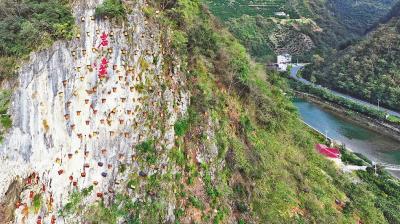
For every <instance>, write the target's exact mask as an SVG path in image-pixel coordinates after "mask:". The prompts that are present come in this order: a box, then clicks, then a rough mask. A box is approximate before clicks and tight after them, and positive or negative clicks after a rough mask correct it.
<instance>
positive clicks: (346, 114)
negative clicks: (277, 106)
mask: <svg viewBox="0 0 400 224" xmlns="http://www.w3.org/2000/svg"><path fill="white" fill-rule="evenodd" d="M295 94H296V96H297V97H300V98H303V99H306V100H308V101H310V102H312V103H315V104H317V105H319V106H321V107H323V108H324V109H327V110H330V111H332V112H334V113H335V114H336V115H338V116H340V117H343V118H344V119H350V120H352V121H355V122H357V123H358V124H360V125H362V126H364V127H365V128H368V129H370V130H374V131H378V132H380V133H383V134H385V135H387V136H390V137H392V138H394V139H396V140H399V141H400V128H399V127H397V126H394V125H391V124H388V123H384V122H382V121H379V120H377V119H374V118H371V117H368V116H366V115H364V114H361V113H357V112H354V111H351V110H349V109H347V108H344V107H342V106H340V105H338V104H335V103H332V102H328V101H326V100H323V99H321V98H319V97H317V96H314V95H311V94H308V93H303V92H298V91H296V92H295ZM322 134H323V133H322Z"/></svg>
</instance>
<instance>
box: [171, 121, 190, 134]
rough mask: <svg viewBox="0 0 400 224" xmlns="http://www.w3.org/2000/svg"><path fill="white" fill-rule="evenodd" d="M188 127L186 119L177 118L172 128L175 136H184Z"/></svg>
mask: <svg viewBox="0 0 400 224" xmlns="http://www.w3.org/2000/svg"><path fill="white" fill-rule="evenodd" d="M188 128H189V123H188V120H187V119H183V120H179V121H177V122H176V123H175V125H174V129H175V134H176V135H177V136H184V135H185V134H186V132H187V130H188Z"/></svg>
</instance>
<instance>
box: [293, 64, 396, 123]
mask: <svg viewBox="0 0 400 224" xmlns="http://www.w3.org/2000/svg"><path fill="white" fill-rule="evenodd" d="M303 67H304V65H293V67H292V69H291V70H290V77H291V78H293V79H295V80H297V81H299V82H302V83H304V84H307V85H313V86H314V87H317V88H324V89H326V90H327V91H329V92H331V93H332V94H334V95H336V96H340V97H343V98H346V99H348V100H351V101H354V102H357V103H359V104H362V105H365V106H369V107H372V108H374V109H377V110H381V111H384V112H386V113H388V114H390V115H393V116H397V117H400V113H399V112H397V111H394V110H390V109H387V108H384V107H381V106H380V107H378V106H377V105H374V104H372V103H369V102H366V101H363V100H360V99H357V98H354V97H351V96H349V95H346V94H343V93H339V92H336V91H334V90H330V89H327V88H325V87H322V86H319V85H315V84H313V83H312V82H310V81H308V80H306V79H303V78H300V77H297V72H298V71H299V70H301V69H302V68H303Z"/></svg>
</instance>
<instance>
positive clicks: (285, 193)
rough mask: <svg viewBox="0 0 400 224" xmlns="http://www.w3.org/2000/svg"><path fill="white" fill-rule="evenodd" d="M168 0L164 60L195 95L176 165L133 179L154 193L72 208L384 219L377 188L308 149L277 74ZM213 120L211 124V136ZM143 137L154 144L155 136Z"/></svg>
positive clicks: (290, 219) (193, 10)
mask: <svg viewBox="0 0 400 224" xmlns="http://www.w3.org/2000/svg"><path fill="white" fill-rule="evenodd" d="M152 5H153V6H152V7H147V8H145V9H144V11H145V12H146V14H147V15H148V16H149V17H150V18H155V17H154V11H155V9H154V8H157V9H159V5H158V4H157V3H153V4H152ZM169 7H172V8H169V9H166V10H163V11H162V12H161V15H160V17H159V19H156V20H155V21H156V22H157V23H160V24H161V29H165V30H164V32H163V33H164V34H165V35H166V36H165V37H164V38H167V39H169V40H171V41H172V46H173V48H168V49H174V50H173V52H170V53H171V55H169V56H170V57H169V56H168V55H167V56H166V59H167V60H166V62H165V63H166V64H165V65H164V66H166V67H168V66H170V63H171V62H170V61H169V60H168V58H174V57H179V58H180V59H181V60H182V62H184V63H183V71H185V72H186V76H187V79H188V85H189V86H188V88H189V89H190V91H191V94H192V100H191V102H192V103H191V106H190V108H189V115H188V117H186V118H184V119H182V120H180V121H178V122H177V123H176V124H175V130H176V133H177V135H178V136H179V138H178V139H177V142H176V148H175V149H174V150H172V152H171V154H170V163H169V166H176V167H177V169H178V170H179V171H180V172H178V173H175V174H173V173H167V174H164V175H161V176H160V175H157V176H155V175H154V176H150V177H148V178H139V179H132V180H131V181H134V182H135V184H136V185H137V186H143V187H146V189H147V188H148V189H147V190H145V191H144V193H145V194H149V192H152V191H154V190H155V189H157V190H156V191H157V194H156V196H152V197H151V198H152V199H151V200H150V201H147V202H132V201H131V200H130V199H129V197H128V196H127V195H124V194H118V193H117V198H116V200H115V201H114V202H113V204H112V205H110V206H105V205H104V204H102V203H100V204H98V205H93V206H89V207H86V208H87V209H83V210H79V211H78V212H79V213H78V214H82V213H81V211H82V212H86V213H83V214H87V215H86V218H87V220H88V221H93V220H102V222H103V223H115V221H116V220H117V219H118V218H123V219H125V220H128V221H129V222H130V223H140V222H142V223H158V222H162V221H163V220H164V218H165V216H166V214H167V211H166V207H165V203H166V202H171V201H176V202H177V207H176V209H175V211H174V215H175V217H176V218H177V223H179V222H189V220H191V222H192V221H193V222H197V223H228V222H229V223H355V222H356V221H358V220H362V222H363V223H386V222H387V221H386V220H385V217H384V215H383V213H382V211H381V210H380V209H379V208H378V207H376V204H375V202H376V200H377V199H376V193H375V191H377V192H380V189H374V190H370V189H367V185H366V184H363V183H353V182H352V181H351V179H352V178H356V177H354V176H352V175H350V176H349V175H344V174H342V173H341V172H339V171H338V170H337V169H336V168H335V167H334V165H333V164H332V163H331V162H330V161H328V160H326V159H324V158H322V157H321V156H319V155H318V154H316V153H315V152H314V149H313V145H314V143H315V142H318V141H321V140H320V139H318V137H316V136H314V135H312V134H311V133H309V132H308V131H306V129H305V127H304V126H303V125H302V124H301V123H300V121H299V120H298V115H297V113H296V112H295V108H294V107H293V105H292V104H291V103H290V101H289V99H288V98H287V96H286V95H285V94H284V92H286V91H288V89H287V87H286V83H285V82H284V81H283V80H282V79H280V78H279V76H278V75H277V74H274V73H269V74H268V75H267V76H265V70H264V68H263V67H262V66H261V65H258V64H254V63H252V62H251V61H250V59H249V56H248V55H247V53H246V50H245V49H244V47H243V46H241V45H240V44H239V43H238V41H237V40H236V39H235V38H234V37H232V36H231V34H229V33H228V32H227V31H225V30H224V29H223V28H222V27H220V26H219V25H218V24H216V23H215V22H214V20H213V19H212V17H211V15H210V14H209V13H207V11H204V10H203V9H202V7H201V5H200V3H199V2H198V1H189V0H179V1H177V3H176V5H174V6H169ZM171 29H172V30H173V33H171V32H169V31H170V30H171ZM169 34H171V35H169ZM165 42H167V41H165ZM205 121H209V122H205ZM210 129H211V130H213V132H214V133H215V136H214V138H211V139H209V138H207V136H208V137H212V136H210V135H209V131H208V130H210ZM214 141H216V143H217V149H218V157H217V159H216V160H213V161H211V162H208V163H197V161H196V159H195V155H196V154H197V153H199V152H201V153H203V155H204V154H205V155H207V154H208V153H211V152H209V151H208V150H210V144H211V143H212V142H214ZM144 144H145V145H144V146H143V147H144V148H149V147H150V148H151V144H153V143H144ZM368 175H369V174H368ZM372 179H374V178H372ZM131 181H129V183H130V182H131ZM166 183H170V184H172V185H173V186H175V187H173V188H174V197H175V198H174V199H170V198H168V197H167V195H170V193H168V192H165V190H163V188H162V187H160V186H163V185H164V184H166ZM396 184H397V183H395V185H396ZM397 186H398V185H397ZM146 192H147V193H146ZM84 195H85V193H84V192H82V193H75V194H74V197H73V198H71V200H72V201H71V202H70V203H73V204H69V207H68V208H71V209H73V208H79V206H77V205H76V204H77V203H79V202H80V200H81V199H80V198H81V197H83V196H84ZM335 200H340V201H343V202H345V206H344V207H340V206H338V205H336V203H335ZM81 206H83V205H81ZM81 208H82V207H81ZM83 208H85V206H83ZM154 214H158V215H157V216H155V215H154ZM391 214H396V210H394V212H391Z"/></svg>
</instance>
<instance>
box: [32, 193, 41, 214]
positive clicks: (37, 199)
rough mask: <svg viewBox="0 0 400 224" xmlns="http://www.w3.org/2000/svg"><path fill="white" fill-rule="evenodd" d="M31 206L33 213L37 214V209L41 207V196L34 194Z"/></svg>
mask: <svg viewBox="0 0 400 224" xmlns="http://www.w3.org/2000/svg"><path fill="white" fill-rule="evenodd" d="M32 205H33V209H34V211H35V213H38V212H39V209H40V208H41V206H42V195H41V194H36V195H35V196H34V197H33V201H32Z"/></svg>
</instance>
